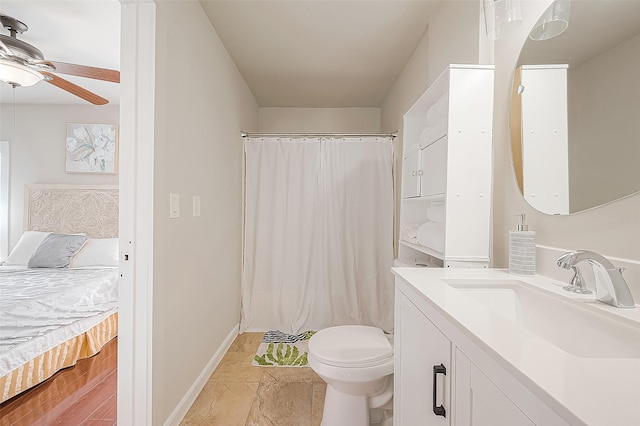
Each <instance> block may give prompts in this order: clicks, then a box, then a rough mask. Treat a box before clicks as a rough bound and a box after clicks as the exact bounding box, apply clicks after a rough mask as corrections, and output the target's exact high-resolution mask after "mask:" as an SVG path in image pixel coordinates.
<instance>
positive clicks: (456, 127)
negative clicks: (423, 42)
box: [398, 65, 494, 267]
mask: <svg viewBox="0 0 640 426" xmlns="http://www.w3.org/2000/svg"><path fill="white" fill-rule="evenodd" d="M493 75H494V72H493V67H492V66H484V65H450V66H449V67H448V68H447V69H446V70H445V71H444V73H442V75H441V76H440V77H438V78H437V79H436V81H435V82H434V83H433V84H432V85H431V87H429V89H427V91H426V92H425V93H424V94H423V95H422V96H421V97H420V98H419V99H418V100H417V101H416V103H415V104H414V105H413V106H412V107H411V108H410V109H409V110H408V111H407V112H406V113H405V114H404V116H403V136H402V137H403V142H402V144H403V151H404V152H403V162H402V168H403V170H402V200H401V205H400V227H401V231H402V229H403V227H406V226H410V227H411V228H412V229H413V228H416V227H418V226H420V225H423V224H424V223H426V222H429V221H432V220H433V218H430V217H429V215H428V211H429V209H430V208H432V207H434V206H441V205H444V206H445V215H444V216H445V217H444V218H443V219H439V220H440V222H437V223H438V226H435V227H434V228H437V229H436V230H435V231H429V232H432V233H433V238H426V239H425V238H423V239H421V240H420V241H417V240H416V239H413V240H412V239H408V238H406V237H405V236H403V233H402V232H401V235H400V240H399V252H398V258H399V261H400V262H402V263H407V264H409V265H415V264H416V263H426V264H434V265H435V266H465V267H487V266H488V264H489V260H490V258H489V249H490V223H491V217H490V211H491V193H492V183H491V165H492V157H491V156H492V154H491V152H492V121H493ZM440 225H443V226H442V228H443V229H442V230H441V229H440V228H441V227H440ZM436 231H437V232H436Z"/></svg>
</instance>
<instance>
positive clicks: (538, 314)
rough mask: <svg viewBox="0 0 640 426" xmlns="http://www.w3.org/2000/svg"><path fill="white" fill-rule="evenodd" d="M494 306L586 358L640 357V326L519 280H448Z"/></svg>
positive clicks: (519, 322)
mask: <svg viewBox="0 0 640 426" xmlns="http://www.w3.org/2000/svg"><path fill="white" fill-rule="evenodd" d="M445 282H446V283H447V284H448V285H450V286H451V287H453V288H455V289H457V290H459V291H461V292H463V293H465V294H466V295H468V296H469V297H471V298H473V299H474V300H476V301H478V302H480V303H482V304H483V305H485V306H486V307H488V308H489V309H490V310H491V312H493V313H495V314H496V315H499V316H501V317H503V318H505V319H507V320H509V321H512V322H514V323H515V324H516V325H517V326H518V327H521V328H522V329H524V330H526V331H528V332H530V333H532V334H534V335H536V336H537V337H540V338H542V339H544V340H546V341H548V342H549V343H551V344H553V345H555V346H556V347H558V348H559V349H561V350H563V351H565V352H567V353H569V354H571V355H575V356H577V357H582V358H640V329H639V328H635V327H633V326H631V325H628V324H625V323H623V322H621V321H617V320H615V319H612V318H609V317H607V316H604V315H601V314H599V313H597V312H592V310H590V309H586V308H585V307H584V306H581V302H577V301H575V300H571V299H568V298H565V297H563V296H560V295H555V294H552V293H548V292H546V291H544V290H539V289H537V288H535V287H532V286H529V285H527V284H525V283H523V282H521V281H517V280H505V281H486V280H445Z"/></svg>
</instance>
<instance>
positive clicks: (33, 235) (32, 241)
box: [4, 231, 51, 268]
mask: <svg viewBox="0 0 640 426" xmlns="http://www.w3.org/2000/svg"><path fill="white" fill-rule="evenodd" d="M49 234H51V232H41V231H26V232H25V233H24V234H22V236H21V237H20V240H19V241H18V244H16V246H15V247H14V248H13V250H11V254H10V255H9V257H7V260H6V261H5V262H4V265H6V266H24V267H25V268H26V267H27V264H28V263H29V259H31V256H33V254H34V253H35V252H36V250H37V249H38V247H39V246H40V243H42V240H44V239H45V238H46V237H47V236H48V235H49Z"/></svg>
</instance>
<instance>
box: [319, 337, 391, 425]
mask: <svg viewBox="0 0 640 426" xmlns="http://www.w3.org/2000/svg"><path fill="white" fill-rule="evenodd" d="M308 359H309V366H310V367H311V368H312V369H313V371H315V372H316V373H317V374H318V375H319V376H320V377H321V378H322V380H324V381H325V382H327V393H326V396H325V400H324V410H323V414H322V425H323V426H369V424H370V423H369V422H370V418H369V414H370V410H375V409H379V408H381V407H383V406H384V407H385V408H387V407H388V408H391V404H390V401H391V399H392V397H393V345H392V344H391V342H390V341H389V339H388V338H387V337H386V336H385V334H384V332H383V331H382V330H381V329H379V328H376V327H368V326H363V325H342V326H337V327H330V328H325V329H324V330H320V331H318V332H317V333H316V334H314V335H313V337H311V339H310V340H309V357H308ZM377 414H380V413H379V410H378V413H377ZM378 417H379V416H378ZM371 420H373V419H371ZM377 420H380V419H377ZM385 424H389V422H386V423H385Z"/></svg>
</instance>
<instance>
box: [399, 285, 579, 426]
mask: <svg viewBox="0 0 640 426" xmlns="http://www.w3.org/2000/svg"><path fill="white" fill-rule="evenodd" d="M420 284H421V285H423V284H424V285H428V283H426V282H425V283H420ZM394 350H395V372H394V406H393V409H394V412H393V415H394V424H399V425H402V426H414V425H416V426H417V425H451V426H472V425H473V426H502V425H505V426H507V425H508V426H534V425H538V426H568V425H569V423H567V422H566V421H565V420H563V419H562V418H561V417H560V416H559V415H558V414H556V413H555V412H554V411H553V410H552V409H551V408H550V407H549V406H548V405H547V404H545V403H544V402H543V401H542V400H540V399H539V398H538V397H537V396H536V395H534V394H533V393H532V392H531V391H530V390H529V389H528V388H527V387H526V386H525V385H524V384H522V383H521V382H520V381H519V380H518V379H517V378H516V377H515V376H514V375H512V374H511V373H510V372H509V371H507V370H506V369H505V368H503V367H502V366H501V365H500V364H499V363H498V362H496V360H495V359H494V358H492V355H491V354H489V353H487V352H485V351H484V350H483V349H481V348H480V346H478V345H477V344H476V343H475V342H474V341H473V340H471V339H469V337H468V336H467V335H465V334H464V332H462V331H461V330H460V329H459V328H458V327H457V326H456V324H454V323H453V322H451V321H450V320H448V319H447V318H446V317H445V316H444V315H443V314H442V313H441V312H440V311H439V310H438V308H437V307H435V306H434V305H432V304H431V303H430V302H428V301H427V300H425V299H424V297H422V296H421V295H420V291H419V290H416V288H415V287H414V286H413V284H410V283H408V282H407V281H405V280H404V279H402V278H401V277H398V276H396V293H395V336H394ZM440 365H442V366H443V367H444V368H446V375H444V374H434V370H433V368H434V366H440ZM434 389H435V391H436V394H435V396H436V398H435V401H434V398H433V397H434ZM440 405H442V407H443V409H444V413H443V414H444V416H442V415H436V414H434V410H433V408H434V407H438V406H440Z"/></svg>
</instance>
